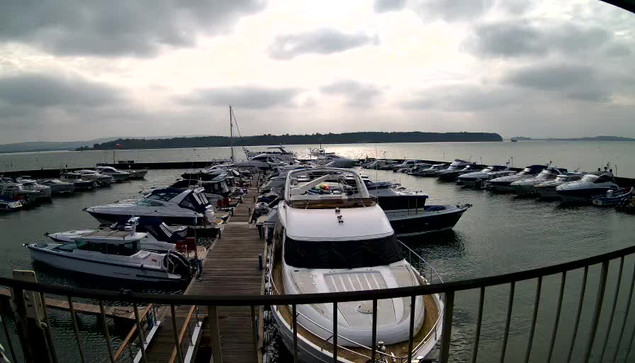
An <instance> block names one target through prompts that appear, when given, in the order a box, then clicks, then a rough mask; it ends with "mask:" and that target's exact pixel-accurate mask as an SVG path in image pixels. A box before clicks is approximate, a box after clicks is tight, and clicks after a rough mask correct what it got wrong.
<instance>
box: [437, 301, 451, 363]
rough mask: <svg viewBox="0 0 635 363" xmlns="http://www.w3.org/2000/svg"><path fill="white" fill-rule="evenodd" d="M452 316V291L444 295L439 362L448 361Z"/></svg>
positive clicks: (445, 362) (444, 362)
mask: <svg viewBox="0 0 635 363" xmlns="http://www.w3.org/2000/svg"><path fill="white" fill-rule="evenodd" d="M453 316H454V291H448V292H446V293H445V309H444V310H443V332H442V333H441V352H440V353H439V356H440V357H439V361H440V362H441V363H447V362H448V360H449V359H450V340H451V339H452V317H453Z"/></svg>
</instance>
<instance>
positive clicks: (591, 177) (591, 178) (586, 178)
mask: <svg viewBox="0 0 635 363" xmlns="http://www.w3.org/2000/svg"><path fill="white" fill-rule="evenodd" d="M597 179H598V176H597V175H595V174H587V175H585V176H583V177H582V181H583V182H588V183H595V181H596V180H597Z"/></svg>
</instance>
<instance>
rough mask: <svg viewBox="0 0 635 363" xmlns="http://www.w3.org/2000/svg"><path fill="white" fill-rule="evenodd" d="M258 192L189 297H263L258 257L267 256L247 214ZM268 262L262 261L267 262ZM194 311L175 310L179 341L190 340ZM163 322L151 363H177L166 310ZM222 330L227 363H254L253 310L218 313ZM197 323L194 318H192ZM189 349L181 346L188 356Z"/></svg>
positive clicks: (237, 214) (218, 244)
mask: <svg viewBox="0 0 635 363" xmlns="http://www.w3.org/2000/svg"><path fill="white" fill-rule="evenodd" d="M254 195H256V189H255V188H250V189H249V193H248V195H247V196H245V200H244V203H241V204H240V205H238V207H236V209H235V210H234V215H233V216H232V217H231V218H230V220H229V222H228V223H227V225H226V226H225V228H224V230H223V231H222V234H221V238H219V239H217V240H216V241H215V242H214V244H213V245H212V247H211V249H210V250H209V253H208V254H207V256H206V258H205V260H204V261H203V276H202V278H201V279H199V280H196V279H194V280H192V282H191V283H190V285H189V286H188V288H187V289H186V291H185V294H186V295H259V294H260V293H261V287H262V274H263V271H261V270H260V268H259V264H258V262H259V261H258V256H259V255H262V254H263V253H264V248H265V243H264V240H262V239H260V238H259V237H258V232H257V230H256V228H255V227H254V226H253V225H249V224H248V222H249V217H250V216H249V210H250V208H253V196H254ZM263 258H264V256H263ZM190 309H191V307H190V306H180V307H177V308H176V326H177V329H178V333H177V334H178V335H183V336H184V337H185V339H188V335H189V333H190V332H189V330H190V329H191V328H192V327H193V323H191V324H190V326H189V328H188V327H187V326H184V323H185V322H186V320H187V317H188V315H191V314H189V313H190ZM198 311H199V314H204V315H205V316H206V315H207V307H205V306H200V307H199V310H198ZM163 315H164V316H163V322H162V324H161V328H160V329H159V331H158V332H157V335H156V336H155V338H154V340H153V341H152V343H151V344H150V346H149V347H148V350H147V361H148V362H152V363H155V362H157V363H158V362H161V363H162V362H178V359H176V354H175V353H176V352H175V344H174V331H173V323H172V316H171V314H170V311H169V308H166V309H164V314H163ZM217 316H218V326H219V330H220V343H221V351H222V360H223V363H232V362H239V363H243V362H256V360H257V359H256V357H257V355H256V344H255V342H254V341H253V339H252V336H253V332H252V321H251V308H250V307H218V308H217ZM192 319H193V318H192ZM204 334H205V335H206V336H207V337H209V335H210V332H209V322H208V321H207V320H206V322H205V325H204ZM186 349H187V345H182V350H183V352H182V353H183V355H185V353H186Z"/></svg>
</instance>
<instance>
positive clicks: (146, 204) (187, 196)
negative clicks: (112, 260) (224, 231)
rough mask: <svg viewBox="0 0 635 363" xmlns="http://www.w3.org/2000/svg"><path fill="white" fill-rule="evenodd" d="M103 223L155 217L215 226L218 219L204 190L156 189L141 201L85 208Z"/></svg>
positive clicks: (170, 221)
mask: <svg viewBox="0 0 635 363" xmlns="http://www.w3.org/2000/svg"><path fill="white" fill-rule="evenodd" d="M84 210H85V211H86V212H88V213H90V214H91V215H92V216H93V217H95V218H96V219H97V220H99V221H100V222H102V223H107V224H110V223H115V222H118V221H121V220H126V219H129V218H132V217H134V216H136V217H155V218H160V219H161V220H162V221H163V222H165V223H167V224H171V225H187V226H193V225H212V226H214V225H215V223H216V216H215V214H214V209H213V208H212V205H211V204H210V203H209V201H208V200H207V197H206V196H205V190H204V189H203V188H196V189H185V190H182V189H174V188H166V189H154V190H152V191H151V192H150V193H148V194H147V195H145V196H144V197H143V198H142V199H140V200H127V201H122V202H119V203H113V204H106V205H100V206H95V207H90V208H85V209H84Z"/></svg>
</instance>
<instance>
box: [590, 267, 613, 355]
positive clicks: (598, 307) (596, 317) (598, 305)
mask: <svg viewBox="0 0 635 363" xmlns="http://www.w3.org/2000/svg"><path fill="white" fill-rule="evenodd" d="M608 271H609V261H604V262H602V272H600V283H599V285H598V293H597V298H596V300H595V311H594V313H593V320H591V329H590V331H589V341H588V342H587V345H586V351H585V352H584V362H585V363H586V362H588V361H589V359H590V358H591V351H592V350H593V343H594V341H595V333H596V332H597V329H598V323H599V322H600V314H601V313H602V303H603V302H604V290H605V289H606V276H607V274H608Z"/></svg>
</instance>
